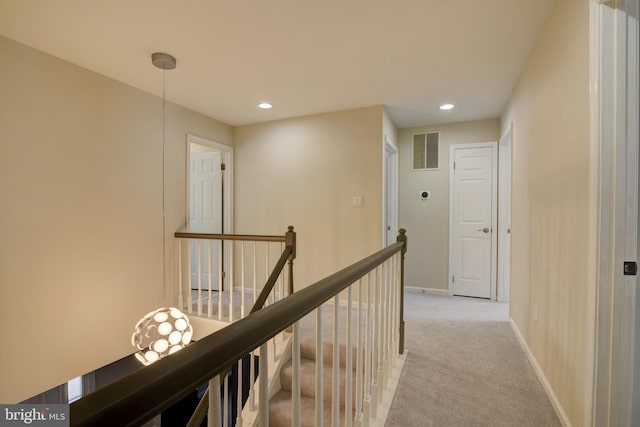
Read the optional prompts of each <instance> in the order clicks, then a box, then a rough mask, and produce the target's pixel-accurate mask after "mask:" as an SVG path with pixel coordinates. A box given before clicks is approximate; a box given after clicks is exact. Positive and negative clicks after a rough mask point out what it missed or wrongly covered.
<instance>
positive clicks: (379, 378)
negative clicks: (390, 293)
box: [374, 266, 384, 416]
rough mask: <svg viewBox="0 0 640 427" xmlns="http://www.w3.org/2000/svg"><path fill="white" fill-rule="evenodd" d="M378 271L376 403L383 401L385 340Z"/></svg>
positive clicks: (380, 283) (380, 282)
mask: <svg viewBox="0 0 640 427" xmlns="http://www.w3.org/2000/svg"><path fill="white" fill-rule="evenodd" d="M377 271H378V273H377V278H376V280H377V282H376V288H377V290H376V301H377V303H376V305H377V310H378V313H377V314H376V318H377V328H378V332H377V336H376V339H377V341H378V345H377V353H378V357H377V358H376V362H377V363H376V365H377V372H376V394H375V396H374V397H375V399H374V401H375V402H376V405H377V404H379V403H380V402H381V396H382V390H383V388H382V386H383V384H382V383H383V379H382V358H383V355H382V353H383V351H384V349H383V342H382V335H383V333H384V332H383V324H382V322H383V312H382V300H383V297H384V296H383V293H382V269H381V268H380V267H379V266H378V269H377ZM377 415H378V413H377V406H376V414H375V416H377Z"/></svg>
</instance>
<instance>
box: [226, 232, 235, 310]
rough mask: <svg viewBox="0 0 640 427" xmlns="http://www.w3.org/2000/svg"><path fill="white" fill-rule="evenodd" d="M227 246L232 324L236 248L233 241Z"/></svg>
mask: <svg viewBox="0 0 640 427" xmlns="http://www.w3.org/2000/svg"><path fill="white" fill-rule="evenodd" d="M227 246H228V247H229V292H231V294H230V295H229V323H231V322H233V294H234V289H233V288H234V282H233V278H234V274H233V269H234V265H233V260H234V258H235V254H234V251H235V248H236V245H235V241H233V240H231V241H230V242H229V244H228V245H227Z"/></svg>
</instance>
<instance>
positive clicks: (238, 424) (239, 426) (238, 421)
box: [236, 359, 243, 427]
mask: <svg viewBox="0 0 640 427" xmlns="http://www.w3.org/2000/svg"><path fill="white" fill-rule="evenodd" d="M242 388H243V383H242V359H240V360H238V397H237V399H238V401H237V406H236V413H237V417H236V427H242Z"/></svg>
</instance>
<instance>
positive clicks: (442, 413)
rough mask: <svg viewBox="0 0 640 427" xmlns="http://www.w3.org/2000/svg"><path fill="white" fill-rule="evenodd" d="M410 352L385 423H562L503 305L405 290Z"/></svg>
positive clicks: (438, 424)
mask: <svg viewBox="0 0 640 427" xmlns="http://www.w3.org/2000/svg"><path fill="white" fill-rule="evenodd" d="M405 321H406V340H405V348H406V349H407V350H408V351H409V354H408V357H407V361H406V364H405V367H404V370H403V372H402V375H401V377H400V382H399V385H398V389H397V390H396V394H395V397H394V400H393V403H392V405H391V410H390V412H389V417H388V418H387V423H386V426H389V427H392V426H402V427H407V426H465V427H467V426H509V427H514V426H517V427H520V426H536V427H540V426H560V425H561V424H560V421H559V420H558V418H557V416H556V414H555V412H554V410H553V407H552V406H551V403H550V402H549V399H548V398H547V395H546V394H545V392H544V389H543V388H542V385H541V384H540V382H539V380H538V378H537V376H536V374H535V372H534V370H533V368H532V367H531V365H530V363H529V361H528V359H527V356H526V355H525V353H524V351H523V350H522V348H521V347H520V344H519V342H518V340H517V338H516V336H515V334H514V332H513V330H512V329H511V326H510V325H509V323H508V305H507V304H502V303H496V302H491V301H487V300H481V299H474V298H463V297H448V296H440V295H433V294H426V293H421V292H417V291H412V290H408V291H407V293H406V296H405Z"/></svg>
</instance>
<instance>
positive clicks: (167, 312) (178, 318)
mask: <svg viewBox="0 0 640 427" xmlns="http://www.w3.org/2000/svg"><path fill="white" fill-rule="evenodd" d="M192 337H193V328H192V326H191V324H190V323H189V318H188V317H187V316H186V315H185V314H184V313H182V312H181V311H180V310H178V309H177V308H174V307H169V308H159V309H157V310H155V311H152V312H151V313H147V315H146V316H144V317H143V318H142V319H140V321H139V322H138V323H137V324H136V327H135V331H134V332H133V335H132V336H131V344H133V346H134V347H136V348H137V349H138V352H137V353H136V359H138V360H139V361H140V362H141V363H142V364H144V365H150V364H152V363H153V362H155V361H156V360H160V359H162V358H163V357H166V356H168V355H170V354H173V353H175V352H176V351H179V350H182V349H183V348H184V347H185V346H186V345H187V344H189V343H190V342H191V338H192Z"/></svg>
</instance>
